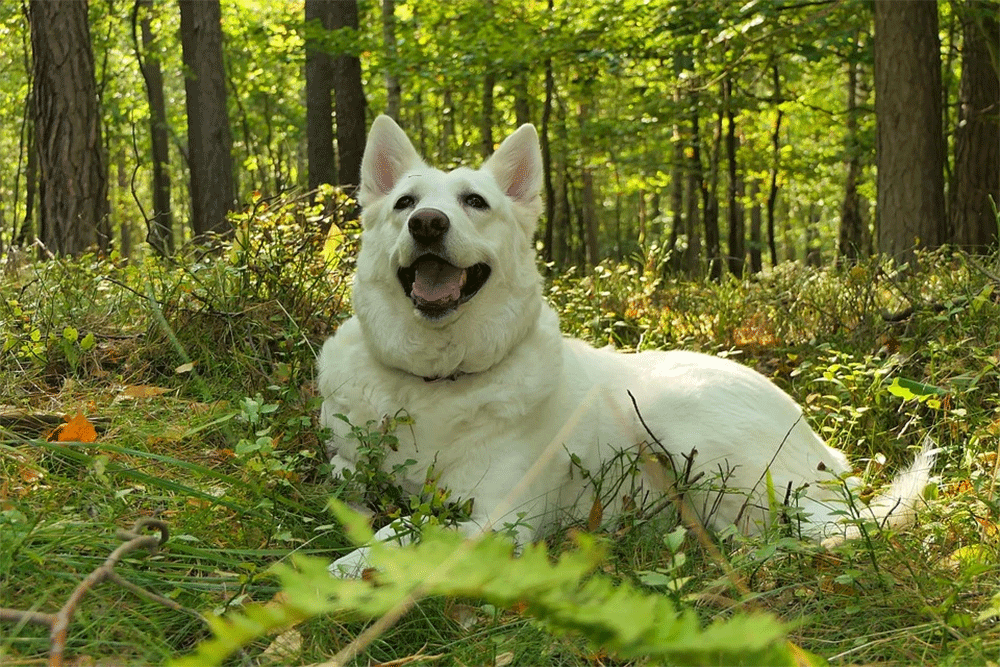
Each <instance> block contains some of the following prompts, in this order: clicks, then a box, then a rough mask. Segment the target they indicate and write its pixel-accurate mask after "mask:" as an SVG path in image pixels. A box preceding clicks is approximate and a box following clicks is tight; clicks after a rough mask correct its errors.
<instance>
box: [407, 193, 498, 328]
mask: <svg viewBox="0 0 1000 667" xmlns="http://www.w3.org/2000/svg"><path fill="white" fill-rule="evenodd" d="M407 226H408V228H409V232H410V236H411V238H412V239H413V242H414V245H415V246H416V247H417V249H418V252H419V250H421V249H426V250H427V252H425V253H423V254H421V255H420V256H419V257H417V259H416V261H414V262H413V263H412V264H410V265H409V266H403V267H400V268H399V270H398V271H397V272H396V275H397V276H398V277H399V282H400V284H401V285H402V286H403V292H405V293H406V296H407V297H409V299H410V300H411V301H412V302H413V305H414V306H416V307H417V310H419V311H420V313H421V314H422V315H423V316H424V317H427V318H429V319H439V318H441V317H444V316H445V315H447V314H448V313H450V312H451V311H453V310H455V309H456V308H458V307H459V306H460V305H462V304H463V303H465V302H466V301H468V300H469V299H471V298H472V297H474V296H475V295H476V294H477V293H478V292H479V290H480V289H482V287H483V285H485V284H486V280H487V279H488V278H489V277H490V271H491V270H490V267H489V265H487V264H483V263H479V264H473V265H472V266H468V267H465V268H462V267H458V266H455V265H454V264H452V263H451V262H449V261H448V259H447V258H446V257H447V254H446V253H445V252H443V248H444V237H445V235H446V234H447V232H448V229H449V228H450V227H451V221H450V220H449V219H448V216H447V215H445V213H444V212H443V211H439V210H437V209H433V208H422V209H419V210H417V211H414V212H413V215H411V216H410V219H409V221H408V222H407Z"/></svg>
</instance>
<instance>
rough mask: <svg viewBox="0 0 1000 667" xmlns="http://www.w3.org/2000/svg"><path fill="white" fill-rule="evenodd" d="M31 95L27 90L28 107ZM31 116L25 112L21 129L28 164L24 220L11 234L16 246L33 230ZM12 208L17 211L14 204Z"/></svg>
mask: <svg viewBox="0 0 1000 667" xmlns="http://www.w3.org/2000/svg"><path fill="white" fill-rule="evenodd" d="M31 95H32V93H30V92H29V93H28V100H27V103H28V107H29V109H30V107H31V106H32V104H31ZM32 116H34V112H33V111H29V112H28V113H26V114H25V121H24V123H25V127H24V130H22V131H24V138H23V141H24V143H25V144H27V146H26V148H27V152H28V164H27V166H26V167H25V172H24V220H23V221H22V222H21V228H20V229H18V230H17V234H12V236H13V239H14V240H13V242H12V243H11V245H13V246H14V247H17V248H24V247H26V246H28V245H29V244H30V243H31V238H32V236H34V231H35V194H36V188H35V185H36V183H38V151H37V150H36V149H35V131H34V121H33V120H31V117H32ZM25 130H26V131H25ZM15 192H16V191H15ZM14 203H15V204H16V203H17V197H15V198H14ZM14 210H15V211H17V206H16V205H15V206H14Z"/></svg>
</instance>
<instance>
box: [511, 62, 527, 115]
mask: <svg viewBox="0 0 1000 667" xmlns="http://www.w3.org/2000/svg"><path fill="white" fill-rule="evenodd" d="M513 88H514V120H516V121H517V125H518V127H520V126H521V125H524V124H525V123H530V122H531V98H530V97H529V95H528V68H527V67H523V68H521V69H519V70H518V71H517V73H516V74H515V75H514V81H513Z"/></svg>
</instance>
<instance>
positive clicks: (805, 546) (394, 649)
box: [0, 213, 1000, 666]
mask: <svg viewBox="0 0 1000 667" xmlns="http://www.w3.org/2000/svg"><path fill="white" fill-rule="evenodd" d="M297 216H298V214H292V213H288V214H282V215H278V214H275V215H274V216H271V217H269V218H267V219H266V220H262V221H261V220H258V221H256V222H255V225H256V226H255V230H254V234H253V235H252V237H246V236H245V237H243V238H242V240H241V241H240V242H238V243H236V244H234V245H233V246H232V247H228V248H225V249H224V250H223V251H222V252H221V253H218V254H216V255H212V256H204V255H198V254H196V253H195V251H193V250H192V251H189V252H187V253H184V254H182V255H181V256H182V257H183V259H177V260H176V261H174V262H165V261H156V260H152V259H148V260H145V261H141V262H139V261H133V262H131V263H126V262H123V261H120V260H116V259H113V258H112V259H95V258H93V257H86V258H82V259H79V260H72V261H70V260H54V261H47V262H42V263H34V262H27V261H21V262H19V263H18V262H12V263H10V264H8V266H7V269H6V271H7V273H6V277H5V279H4V280H3V282H2V285H0V344H2V353H0V607H6V608H14V609H20V610H29V611H34V612H40V613H45V614H55V613H56V612H57V611H59V610H60V608H62V607H64V605H65V604H66V603H67V601H69V600H70V599H71V594H72V592H73V590H74V588H76V587H77V586H78V585H79V584H80V583H81V581H83V580H84V579H85V578H86V577H87V576H88V575H89V574H91V573H92V572H94V571H95V570H97V569H98V568H99V566H101V564H102V563H104V562H105V559H107V558H108V556H109V555H110V554H111V553H112V551H114V550H115V549H116V548H117V547H119V546H120V545H121V544H122V539H123V538H120V537H116V531H118V530H120V529H128V528H129V527H130V526H132V524H133V522H134V521H135V520H136V519H138V518H140V517H156V518H157V519H159V520H161V521H163V522H165V523H166V524H167V525H168V527H169V541H168V542H167V543H166V544H165V545H164V548H162V549H160V550H158V551H156V553H155V554H152V555H147V551H146V550H140V551H134V552H131V553H129V554H127V555H125V557H124V558H123V559H122V561H121V562H120V563H119V564H117V565H116V566H115V568H114V573H115V575H116V576H118V577H120V579H124V580H126V581H127V582H131V583H132V584H134V585H137V586H139V587H142V588H144V589H147V590H148V591H151V592H154V593H156V594H158V595H159V596H162V598H163V599H157V598H150V597H143V596H141V595H137V594H136V592H135V591H134V590H130V589H128V588H125V587H123V586H122V585H121V584H120V583H118V581H117V580H113V581H104V582H103V583H100V584H99V585H95V586H93V587H92V588H90V589H88V590H87V591H86V593H85V595H84V596H83V597H82V598H81V599H79V600H78V601H77V600H74V601H73V602H74V609H73V610H72V612H73V613H72V614H71V616H68V618H69V620H70V623H69V627H68V632H67V635H66V640H65V646H66V649H65V652H66V656H67V661H68V663H69V664H78V665H84V664H88V665H95V664H96V665H111V664H122V665H124V664H129V665H133V664H134V665H140V664H154V663H162V662H165V661H166V660H167V659H169V658H170V657H176V656H181V655H183V654H185V653H187V652H189V651H190V650H192V648H193V647H194V646H195V645H196V644H197V643H198V642H199V641H201V640H203V639H205V638H206V637H208V636H209V635H210V633H209V631H208V630H207V629H206V627H205V625H204V623H203V621H202V620H201V618H200V616H199V615H200V614H204V615H213V614H217V613H222V612H224V611H226V610H232V609H240V608H243V607H245V605H247V604H248V603H250V602H251V601H256V602H267V601H268V600H270V599H272V598H273V597H274V596H275V595H276V593H278V589H277V584H276V583H275V580H274V579H273V578H272V577H271V576H270V575H269V573H268V571H267V570H268V567H269V566H270V565H272V564H274V563H276V562H280V561H284V560H286V559H288V558H289V556H290V555H291V554H293V553H308V554H315V555H320V556H323V557H326V558H330V559H332V558H333V557H335V556H336V555H339V554H342V553H344V549H345V545H346V540H345V538H344V533H343V530H342V529H341V527H340V526H339V524H338V523H337V522H336V521H335V520H334V519H333V518H332V516H331V514H330V513H329V511H328V510H327V509H326V505H327V500H328V498H329V496H330V495H331V493H333V492H334V491H335V486H334V485H333V484H332V483H331V481H330V478H329V475H328V470H327V467H326V464H325V461H324V458H323V454H322V433H321V431H320V429H319V428H318V425H317V414H318V401H317V398H316V392H315V388H314V385H313V380H314V371H313V360H314V357H315V353H316V351H317V349H318V346H319V345H320V344H321V343H322V341H323V339H324V338H325V337H326V336H328V335H330V334H331V333H332V332H333V331H334V330H335V329H336V326H337V323H338V322H340V321H342V320H343V318H345V317H347V316H348V313H349V304H348V301H347V294H348V280H349V275H350V272H351V270H352V262H351V260H350V256H351V253H352V252H353V241H350V240H349V239H341V240H340V247H337V248H334V247H332V246H331V245H330V244H328V245H327V252H326V254H325V255H324V254H323V253H322V252H320V251H319V248H321V247H322V246H323V244H322V239H321V238H318V237H317V235H316V234H314V233H313V234H307V233H304V232H303V231H302V227H301V223H302V222H303V220H304V218H302V217H301V216H298V217H297ZM654 255H655V253H651V255H650V257H649V258H647V259H646V260H643V261H638V260H637V261H631V262H623V263H621V264H616V263H613V262H607V263H604V264H602V265H601V266H600V267H598V268H597V269H595V270H588V271H586V272H582V273H581V272H575V273H564V274H552V275H550V276H549V277H548V279H547V289H548V296H549V298H550V299H551V300H552V302H553V303H554V304H555V305H556V306H557V307H558V308H559V310H560V312H561V314H562V321H563V329H564V331H566V332H567V333H570V334H573V335H577V336H580V337H583V338H585V339H588V340H590V341H592V342H594V343H596V344H606V343H613V344H615V345H616V346H618V347H620V348H622V349H636V348H640V349H654V348H676V347H683V348H689V349H698V350H702V351H705V352H709V353H717V354H725V355H728V356H731V357H735V358H737V359H739V360H741V361H742V362H743V363H746V364H749V365H751V366H753V367H755V368H757V369H758V370H760V371H761V372H763V373H764V374H766V375H767V376H769V377H771V378H773V379H774V380H775V382H777V383H778V384H779V385H780V386H782V387H783V388H784V389H786V390H787V391H788V392H789V393H790V394H791V395H792V396H794V397H795V398H796V399H797V400H798V401H799V402H800V403H801V404H802V405H803V406H804V408H805V410H806V413H807V416H808V418H809V420H810V422H811V423H812V425H813V426H814V427H815V428H816V429H817V431H818V432H819V433H821V434H822V435H823V437H825V438H826V439H827V440H828V441H829V442H830V443H831V444H832V445H834V446H837V447H840V448H842V449H844V450H845V451H846V452H847V453H848V455H849V457H850V459H851V460H852V461H853V462H855V463H856V464H857V466H858V470H859V472H860V473H862V474H863V475H865V476H866V478H867V479H870V480H871V482H872V483H873V484H880V483H884V482H885V481H886V480H887V479H888V478H889V477H890V476H891V474H892V473H893V471H895V470H897V469H898V468H899V466H900V465H902V464H903V463H904V462H905V461H907V460H908V459H909V458H911V457H912V452H913V449H914V448H915V447H917V446H918V445H919V443H920V442H921V440H922V439H923V437H924V436H925V435H929V436H931V437H932V438H934V439H935V440H936V441H937V443H938V444H939V446H940V447H941V448H942V453H941V454H940V456H939V459H938V465H937V468H936V471H935V472H936V474H937V475H938V480H937V483H936V484H935V485H933V486H932V487H929V488H928V489H927V491H926V493H925V495H926V497H927V504H926V507H925V508H923V509H922V511H921V512H920V515H919V520H918V523H917V525H915V526H912V527H910V528H907V529H905V530H903V531H900V532H896V533H892V534H881V533H873V534H871V535H870V536H868V537H867V538H866V539H864V540H859V541H857V542H853V543H847V544H844V545H842V546H840V547H838V548H836V549H834V550H833V551H829V552H827V551H823V550H821V549H819V548H818V547H817V546H815V545H813V544H810V543H808V542H805V541H802V540H800V539H798V538H797V537H795V536H794V535H784V536H771V537H769V538H767V539H760V540H747V539H737V538H732V537H730V538H729V539H726V540H720V541H719V542H718V545H719V547H720V549H719V551H716V550H714V549H712V550H706V549H705V548H704V547H703V545H701V544H699V543H698V542H697V541H696V540H693V539H690V538H688V539H686V540H685V541H684V542H683V544H681V545H678V544H676V543H674V544H672V546H671V548H670V550H667V549H666V548H665V547H664V541H663V539H662V533H658V532H654V531H653V530H652V529H651V528H649V527H648V526H646V527H645V529H644V526H643V525H641V522H640V523H639V524H637V525H635V526H632V527H630V528H629V529H628V530H625V529H622V528H621V527H619V528H618V529H617V531H616V532H615V533H614V535H613V537H611V538H610V539H608V548H609V550H610V556H609V557H608V559H607V561H606V562H605V564H604V565H603V571H604V572H605V573H606V574H608V575H609V576H611V577H614V578H615V579H617V580H621V581H626V580H627V581H631V582H633V583H634V584H636V585H637V586H640V587H645V588H647V589H649V590H655V591H660V592H662V593H663V594H664V595H669V596H671V597H672V598H673V599H674V600H676V602H677V603H678V604H679V605H681V606H684V607H688V608H693V609H695V610H696V611H697V613H698V614H699V616H700V617H702V618H703V619H704V620H705V621H706V622H708V621H710V620H712V619H714V618H716V617H719V616H725V615H727V614H731V613H732V612H733V610H734V609H736V610H739V609H744V608H754V609H759V610H765V611H768V612H770V613H772V614H774V615H775V616H777V617H778V618H780V619H782V620H784V621H787V622H789V623H791V630H790V632H789V635H788V638H789V640H791V641H792V642H794V643H795V644H797V645H798V646H800V647H802V648H804V649H806V650H807V651H809V652H811V653H812V654H814V655H816V656H819V657H821V658H823V659H825V660H827V661H829V663H830V664H867V663H906V664H997V662H998V655H1000V624H998V621H1000V576H998V575H1000V531H998V526H997V524H998V522H1000V501H998V494H997V492H996V489H995V485H996V473H997V467H998V464H1000V462H998V456H997V454H998V450H1000V259H998V258H996V257H993V258H981V257H980V258H972V257H968V256H966V255H963V254H961V253H937V254H934V255H924V256H922V257H921V258H920V260H919V262H918V263H917V265H915V266H913V267H908V268H905V269H903V270H900V269H898V268H894V267H891V266H889V265H887V264H885V263H882V262H878V261H875V260H872V261H868V262H863V263H861V264H859V265H857V266H853V267H851V268H848V269H843V270H838V269H810V268H805V267H802V266H800V265H796V264H788V265H782V266H780V267H778V268H777V269H772V270H768V271H766V272H764V273H763V274H761V275H759V276H756V277H754V278H753V279H751V280H744V281H739V280H734V279H727V280H724V281H722V283H721V284H713V283H710V282H704V281H691V280H685V279H679V278H674V277H669V276H664V275H663V274H662V271H661V270H660V269H659V268H658V267H659V264H658V263H657V262H656V261H655V260H654V259H653V256H654ZM324 257H325V259H324ZM338 258H339V259H338ZM128 537H130V536H127V535H126V536H124V538H126V539H127V538H128ZM563 538H564V536H557V537H556V538H554V540H553V541H554V542H559V540H561V539H563ZM678 552H683V554H684V556H685V557H684V558H681V559H678V558H677V553H678ZM730 568H731V570H732V571H734V572H736V573H738V575H739V576H740V577H741V578H742V579H743V580H744V581H745V583H746V585H747V587H748V588H749V590H750V591H752V594H750V595H742V596H741V595H739V594H738V593H736V592H734V591H731V590H728V589H727V588H726V586H725V584H724V583H722V582H723V580H724V572H725V570H726V569H730ZM651 573H653V575H654V576H651ZM656 573H659V574H661V575H668V576H655V575H656ZM165 603H170V604H171V605H172V606H167V604H165ZM522 611H523V610H519V609H518V608H516V607H515V608H513V609H506V610H505V609H494V608H492V607H490V606H489V605H484V604H477V603H476V602H474V601H455V600H448V599H437V598H435V599H429V600H425V601H424V602H422V603H421V604H420V605H418V606H417V607H416V609H414V610H412V611H410V612H409V613H408V614H406V615H405V616H404V617H403V618H402V619H401V620H400V621H399V622H398V623H396V624H395V626H393V627H392V628H391V629H389V630H388V631H386V632H385V633H384V634H382V635H381V636H379V637H378V638H377V639H376V640H375V641H374V642H373V643H372V644H371V645H370V646H369V647H368V649H367V652H366V653H365V654H364V655H363V657H362V658H361V659H360V664H379V663H391V664H404V663H405V662H406V661H407V660H408V661H409V662H412V663H415V664H416V663H424V662H427V663H430V664H490V665H498V666H499V665H505V664H515V665H521V664H548V665H556V664H560V665H599V664H626V663H625V661H622V660H621V659H619V658H616V657H615V656H614V655H610V656H609V655H607V654H604V653H602V652H600V651H595V650H593V649H592V648H588V644H586V643H585V642H584V641H583V640H582V638H578V637H573V636H572V635H570V636H561V637H557V636H554V635H551V634H549V633H547V632H546V630H545V629H544V627H543V626H542V625H540V624H538V623H537V622H535V621H533V620H532V619H531V618H530V617H528V616H526V615H525V614H523V613H522ZM364 627H365V625H364V624H363V623H360V622H347V621H344V620H343V619H334V618H329V617H323V616H320V617H317V618H313V619H311V620H308V621H306V622H303V623H301V624H299V625H297V626H295V627H294V628H292V629H291V630H290V631H286V632H283V633H281V635H280V636H279V639H280V641H278V640H276V639H275V637H273V636H272V637H264V638H261V639H259V640H258V641H256V642H254V643H251V645H250V646H249V647H248V648H247V649H246V650H245V652H244V654H243V655H244V660H243V662H244V663H246V664H261V665H266V664H275V665H277V664H312V663H316V662H321V661H323V660H329V658H330V656H332V655H333V654H335V653H336V652H337V651H338V650H340V649H341V648H342V647H343V646H344V645H345V644H346V643H348V642H349V641H351V639H352V638H354V637H355V636H357V635H358V633H359V632H361V631H362V630H363V628H364ZM50 646H51V644H50V638H49V628H48V627H47V626H46V625H44V624H42V623H31V622H25V621H24V620H23V619H22V620H21V621H16V620H10V619H5V620H0V664H11V665H13V664H17V665H31V664H45V659H46V658H45V656H46V655H47V653H48V651H49V650H50ZM391 661H399V662H395V663H392V662H391ZM636 664H644V662H643V661H642V660H641V659H640V660H639V661H638V663H636Z"/></svg>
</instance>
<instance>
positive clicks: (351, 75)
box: [330, 0, 367, 186]
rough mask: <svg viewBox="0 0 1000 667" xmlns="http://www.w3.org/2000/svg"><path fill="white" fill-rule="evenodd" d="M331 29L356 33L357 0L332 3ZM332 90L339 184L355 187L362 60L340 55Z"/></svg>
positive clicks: (361, 138)
mask: <svg viewBox="0 0 1000 667" xmlns="http://www.w3.org/2000/svg"><path fill="white" fill-rule="evenodd" d="M330 27H331V28H332V29H333V30H339V29H342V28H350V29H351V30H354V31H357V30H358V2H357V0H335V2H333V3H332V13H331V21H330ZM333 90H334V92H335V93H336V109H335V113H336V116H337V153H338V157H339V158H340V169H339V171H338V179H337V181H338V183H339V184H340V185H342V186H357V184H358V181H359V180H360V179H361V158H362V157H363V156H364V154H365V136H366V129H367V128H366V127H365V107H366V105H367V102H366V101H365V91H364V88H363V87H362V85H361V59H360V58H358V56H357V55H356V54H350V53H342V54H340V55H338V56H337V57H336V58H335V59H334V62H333Z"/></svg>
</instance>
